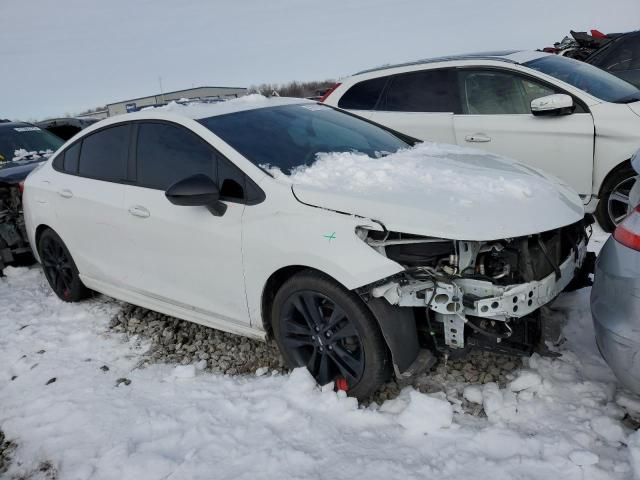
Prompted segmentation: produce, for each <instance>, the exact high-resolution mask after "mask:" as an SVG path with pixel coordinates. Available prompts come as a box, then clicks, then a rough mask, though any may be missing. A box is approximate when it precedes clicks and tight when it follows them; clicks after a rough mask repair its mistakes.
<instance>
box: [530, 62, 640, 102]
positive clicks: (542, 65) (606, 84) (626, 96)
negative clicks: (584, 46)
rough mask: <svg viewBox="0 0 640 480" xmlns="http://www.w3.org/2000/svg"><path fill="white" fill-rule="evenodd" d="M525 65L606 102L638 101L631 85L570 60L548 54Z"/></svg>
mask: <svg viewBox="0 0 640 480" xmlns="http://www.w3.org/2000/svg"><path fill="white" fill-rule="evenodd" d="M524 65H525V66H527V67H529V68H532V69H534V70H538V71H539V72H542V73H546V74H547V75H551V76H552V77H555V78H557V79H558V80H562V81H563V82H566V83H568V84H570V85H573V86H574V87H576V88H579V89H580V90H584V91H585V92H587V93H589V94H591V95H593V96H594V97H597V98H599V99H600V100H604V101H605V102H614V103H628V102H634V101H636V100H640V90H638V89H637V88H636V87H634V86H633V85H631V84H630V83H627V82H625V81H624V80H621V79H620V78H618V77H616V76H614V75H611V74H610V73H607V72H605V71H604V70H600V69H599V68H597V67H594V66H593V65H589V64H588V63H583V62H580V61H578V60H574V59H572V58H567V57H559V56H557V55H549V56H546V57H542V58H538V59H536V60H531V61H530V62H526V63H525V64H524Z"/></svg>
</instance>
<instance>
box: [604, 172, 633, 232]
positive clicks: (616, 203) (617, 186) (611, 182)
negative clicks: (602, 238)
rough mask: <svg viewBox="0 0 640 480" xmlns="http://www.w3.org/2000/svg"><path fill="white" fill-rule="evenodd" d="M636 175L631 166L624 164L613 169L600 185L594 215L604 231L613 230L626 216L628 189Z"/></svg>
mask: <svg viewBox="0 0 640 480" xmlns="http://www.w3.org/2000/svg"><path fill="white" fill-rule="evenodd" d="M637 175H638V173H637V172H636V171H635V170H634V169H633V168H631V166H629V165H625V166H624V167H622V168H620V169H619V170H616V171H614V172H613V173H612V174H611V175H610V176H609V177H608V178H607V180H606V181H605V182H604V184H603V185H602V189H601V193H600V201H599V202H598V206H597V208H596V211H595V217H596V219H597V220H598V223H599V224H600V226H601V227H602V229H603V230H604V231H605V232H609V233H610V232H613V231H614V230H615V228H616V227H617V226H618V224H619V223H620V222H621V221H622V219H624V217H625V216H626V209H627V207H628V206H629V191H630V190H631V187H633V178H634V177H636V176H637ZM625 197H626V199H625ZM625 201H626V203H625Z"/></svg>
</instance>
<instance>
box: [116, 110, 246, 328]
mask: <svg viewBox="0 0 640 480" xmlns="http://www.w3.org/2000/svg"><path fill="white" fill-rule="evenodd" d="M136 128H137V131H136V133H135V134H136V135H137V147H136V151H137V154H136V185H135V186H127V187H126V189H125V195H124V204H125V209H126V210H127V212H128V219H129V221H128V232H129V238H130V243H131V248H130V249H129V251H128V256H129V259H128V260H129V261H130V262H131V263H132V264H133V265H135V266H136V269H137V272H136V273H135V276H134V278H133V279H132V281H133V283H134V285H133V287H134V289H135V290H137V291H138V292H139V293H142V294H144V295H147V296H148V297H151V298H154V299H156V300H161V301H164V302H168V303H171V304H173V305H176V306H178V307H182V308H186V309H191V310H194V311H196V312H198V313H201V314H204V315H212V316H215V317H217V318H219V319H221V320H224V321H227V322H233V323H238V324H248V323H249V319H248V311H247V303H246V297H245V285H244V276H243V269H242V248H241V245H242V241H241V240H242V224H241V220H242V213H243V211H244V208H245V206H244V204H243V203H241V202H234V201H228V202H225V203H226V204H227V209H226V212H225V213H224V214H223V215H222V216H214V215H213V214H212V213H211V212H210V211H209V210H208V209H207V208H206V207H204V206H178V205H174V204H172V203H171V202H169V200H168V199H167V198H166V196H165V191H166V190H167V188H168V187H169V186H171V185H172V184H174V183H175V182H177V181H180V180H183V179H185V178H187V177H189V176H192V175H194V174H204V175H207V176H209V177H210V178H211V179H213V180H214V181H216V182H217V181H218V180H219V178H220V176H221V175H223V173H222V172H223V171H224V168H223V167H222V166H221V163H222V162H223V161H226V159H222V158H220V154H219V153H218V152H216V151H215V149H213V147H211V146H210V145H209V144H208V143H207V142H205V141H204V140H202V139H201V138H200V137H198V136H197V135H195V134H194V133H193V132H191V131H189V130H187V129H186V128H184V127H182V126H179V125H176V124H171V123H166V122H144V123H138V124H136ZM231 190H235V192H236V193H237V195H238V196H240V195H241V192H238V189H237V188H236V189H231Z"/></svg>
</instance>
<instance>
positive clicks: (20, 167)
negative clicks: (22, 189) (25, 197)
mask: <svg viewBox="0 0 640 480" xmlns="http://www.w3.org/2000/svg"><path fill="white" fill-rule="evenodd" d="M44 161H46V159H42V158H40V159H38V160H14V161H12V162H2V163H0V182H1V183H9V184H14V183H18V182H21V181H22V180H24V179H25V178H27V175H29V173H31V171H32V170H33V169H35V168H36V167H37V166H38V165H40V164H41V163H43V162H44Z"/></svg>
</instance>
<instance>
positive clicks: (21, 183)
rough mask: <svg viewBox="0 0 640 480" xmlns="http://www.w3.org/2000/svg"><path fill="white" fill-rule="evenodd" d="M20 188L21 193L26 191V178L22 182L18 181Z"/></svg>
mask: <svg viewBox="0 0 640 480" xmlns="http://www.w3.org/2000/svg"><path fill="white" fill-rule="evenodd" d="M18 190H20V194H23V193H24V180H23V181H22V182H18Z"/></svg>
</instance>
